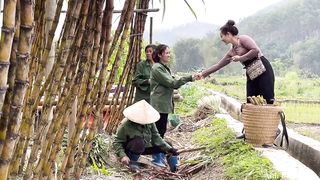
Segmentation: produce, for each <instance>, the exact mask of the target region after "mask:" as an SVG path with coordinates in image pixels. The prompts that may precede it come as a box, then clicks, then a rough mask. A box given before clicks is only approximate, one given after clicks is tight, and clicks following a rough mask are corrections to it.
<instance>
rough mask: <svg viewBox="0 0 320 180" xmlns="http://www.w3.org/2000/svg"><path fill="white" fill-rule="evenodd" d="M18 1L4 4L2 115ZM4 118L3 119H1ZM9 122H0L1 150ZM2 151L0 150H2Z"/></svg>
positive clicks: (0, 79)
mask: <svg viewBox="0 0 320 180" xmlns="http://www.w3.org/2000/svg"><path fill="white" fill-rule="evenodd" d="M16 5H17V1H16V0H12V1H5V2H4V6H3V24H2V28H1V40H0V47H1V48H0V116H1V114H2V107H3V104H4V100H5V95H6V91H7V81H8V70H9V64H10V62H9V59H10V54H11V49H12V41H13V38H14V27H15V16H16ZM1 120H2V119H1ZM6 128H7V122H6V121H1V122H0V150H1V151H2V148H3V142H4V140H5V138H6ZM1 151H0V152H1Z"/></svg>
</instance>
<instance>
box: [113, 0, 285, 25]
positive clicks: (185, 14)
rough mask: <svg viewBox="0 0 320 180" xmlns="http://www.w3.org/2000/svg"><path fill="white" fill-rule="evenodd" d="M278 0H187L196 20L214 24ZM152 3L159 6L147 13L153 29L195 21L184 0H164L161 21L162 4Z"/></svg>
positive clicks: (118, 6) (156, 0) (117, 3)
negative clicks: (153, 11) (164, 4)
mask: <svg viewBox="0 0 320 180" xmlns="http://www.w3.org/2000/svg"><path fill="white" fill-rule="evenodd" d="M279 1H281V0H204V2H205V4H203V3H202V0H188V2H189V4H190V5H191V7H192V8H193V9H194V11H195V12H196V14H197V17H198V18H197V20H198V21H200V22H206V23H211V24H216V25H223V24H225V23H226V22H227V20H228V19H233V20H235V21H236V22H238V21H239V20H240V19H243V18H245V17H247V16H250V15H252V14H254V13H255V12H257V11H259V10H261V9H263V8H265V7H267V6H269V5H272V4H275V3H277V2H279ZM121 2H122V3H123V2H124V0H115V9H122V5H121ZM161 2H163V0H161ZM153 3H154V4H153V8H160V11H159V12H157V13H149V14H148V15H149V17H150V16H151V17H153V24H154V29H155V30H156V29H171V28H173V27H175V26H179V25H182V24H186V23H190V22H193V21H196V19H195V17H194V16H193V14H192V13H191V11H190V10H189V8H188V7H187V5H186V4H185V2H184V0H166V12H165V16H164V19H163V21H162V9H163V5H162V4H159V0H153ZM149 8H152V7H151V6H150V7H149ZM148 21H149V20H148ZM147 27H148V24H147Z"/></svg>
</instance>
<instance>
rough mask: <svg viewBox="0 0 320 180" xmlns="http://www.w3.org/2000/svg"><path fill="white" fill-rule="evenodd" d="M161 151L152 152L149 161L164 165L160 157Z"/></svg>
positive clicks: (160, 165)
mask: <svg viewBox="0 0 320 180" xmlns="http://www.w3.org/2000/svg"><path fill="white" fill-rule="evenodd" d="M161 154H162V153H158V154H152V158H153V160H152V161H151V162H152V163H153V164H154V165H156V166H159V167H166V165H165V164H163V163H162V161H161V158H162V155H161Z"/></svg>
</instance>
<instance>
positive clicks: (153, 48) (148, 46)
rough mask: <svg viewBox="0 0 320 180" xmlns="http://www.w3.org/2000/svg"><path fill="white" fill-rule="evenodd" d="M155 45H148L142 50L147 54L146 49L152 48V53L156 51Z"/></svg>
mask: <svg viewBox="0 0 320 180" xmlns="http://www.w3.org/2000/svg"><path fill="white" fill-rule="evenodd" d="M156 47H157V46H156V45H154V44H148V45H147V46H146V47H145V48H144V52H147V49H148V48H152V50H153V51H154V50H155V49H156Z"/></svg>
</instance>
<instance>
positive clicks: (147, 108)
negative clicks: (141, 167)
mask: <svg viewBox="0 0 320 180" xmlns="http://www.w3.org/2000/svg"><path fill="white" fill-rule="evenodd" d="M123 114H124V116H125V118H126V120H125V121H124V123H123V124H122V125H121V126H120V128H119V129H118V131H117V135H116V137H115V139H114V141H113V148H114V149H115V152H116V155H117V157H118V158H119V159H120V161H121V162H122V163H123V164H125V165H129V167H130V168H131V170H133V171H136V170H138V167H137V161H138V159H139V156H140V155H141V154H155V153H157V154H159V153H164V154H167V153H168V154H170V155H169V156H168V158H167V161H168V164H169V166H170V170H171V171H173V172H174V171H176V169H177V155H178V152H177V149H175V148H173V147H172V146H171V145H170V144H168V143H167V142H165V141H164V140H163V139H162V138H161V136H160V135H159V133H158V130H157V128H156V126H155V124H154V122H156V121H158V119H159V118H160V115H159V113H158V112H157V111H156V110H155V109H154V108H153V107H152V106H151V105H150V104H148V103H147V102H146V101H145V100H141V101H138V102H136V103H134V104H132V105H131V106H129V107H127V108H126V109H125V110H124V111H123Z"/></svg>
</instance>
